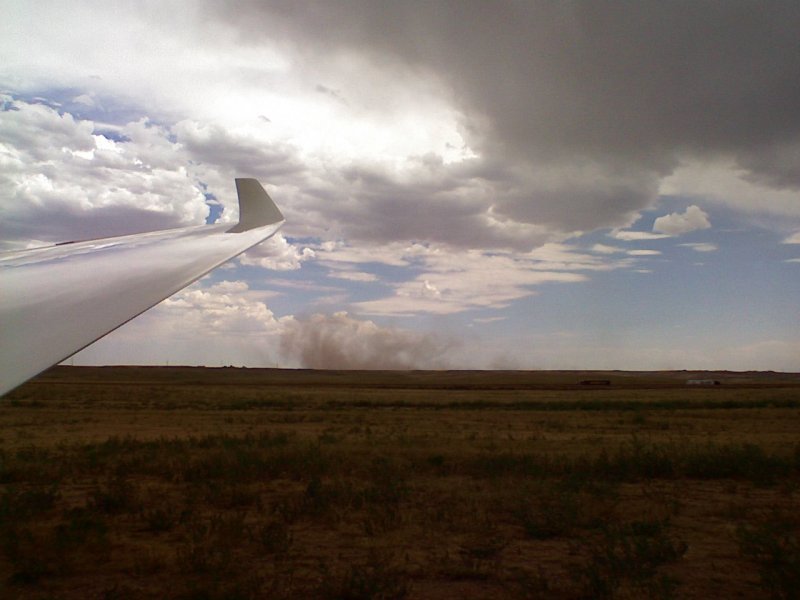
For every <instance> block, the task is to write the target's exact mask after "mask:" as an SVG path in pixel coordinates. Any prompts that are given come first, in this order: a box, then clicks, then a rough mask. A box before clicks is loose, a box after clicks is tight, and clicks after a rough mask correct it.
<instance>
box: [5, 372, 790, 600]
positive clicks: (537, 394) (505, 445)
mask: <svg viewBox="0 0 800 600" xmlns="http://www.w3.org/2000/svg"><path fill="white" fill-rule="evenodd" d="M691 377H692V375H691V374H686V373H657V374H638V375H633V374H623V373H613V374H610V375H609V374H602V378H611V379H612V385H611V386H609V387H608V388H604V389H595V388H592V389H587V388H586V387H582V386H579V385H577V382H578V381H580V380H581V379H588V378H599V376H598V374H585V373H459V372H447V373H435V372H412V373H347V372H312V371H300V372H287V371H274V370H251V369H180V368H173V369H146V368H130V367H129V368H104V369H78V368H64V367H61V368H57V369H55V370H52V371H50V372H48V373H46V374H45V375H43V376H41V377H40V378H38V379H37V380H35V381H33V382H30V383H28V384H26V385H25V386H23V387H21V388H19V389H17V390H15V391H14V392H12V393H11V394H9V395H7V396H6V397H5V398H3V399H2V400H0V580H2V583H0V596H2V597H9V598H14V597H18V598H31V597H33V598H37V597H38V598H149V597H169V598H295V597H303V596H311V597H322V598H452V597H457V596H460V597H462V598H486V597H493V598H496V597H497V598H503V597H505V598H519V597H532V598H536V597H548V598H549V597H556V598H559V597H561V598H581V597H614V598H639V597H663V598H668V597H688V598H705V597H723V596H724V597H748V598H750V597H764V598H767V597H787V598H788V597H795V596H792V594H793V593H794V594H796V591H794V590H796V589H797V584H798V581H797V578H798V575H797V569H798V568H799V565H800V549H798V531H799V530H800V519H798V518H797V516H796V506H797V500H798V489H797V486H798V482H800V433H798V432H800V385H799V383H800V382H799V381H798V378H796V377H791V376H772V377H771V378H770V377H768V376H765V375H761V374H716V375H714V376H713V377H714V378H717V379H722V380H723V382H724V383H723V385H722V386H720V387H719V388H687V387H686V386H685V385H683V382H684V381H685V379H688V378H691Z"/></svg>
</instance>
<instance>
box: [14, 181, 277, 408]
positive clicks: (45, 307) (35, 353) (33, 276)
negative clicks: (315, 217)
mask: <svg viewBox="0 0 800 600" xmlns="http://www.w3.org/2000/svg"><path fill="white" fill-rule="evenodd" d="M236 190H237V192H238V194H239V223H238V224H236V225H234V226H233V227H231V224H230V223H225V224H220V225H201V226H197V227H186V228H182V229H170V230H167V231H155V232H151V233H143V234H136V235H126V236H121V237H115V238H106V239H99V240H90V241H85V242H71V243H66V244H59V245H56V246H47V247H44V248H35V249H32V250H23V251H20V252H7V253H2V254H0V395H1V394H4V393H6V392H7V391H9V390H11V389H12V388H14V387H16V386H18V385H19V384H21V383H23V382H25V381H26V380H28V379H30V378H31V377H33V376H34V375H36V374H37V373H39V372H41V371H43V370H45V369H46V368H48V367H50V366H52V365H54V364H56V363H59V362H61V361H62V360H64V359H65V358H68V357H69V356H71V355H72V354H75V353H76V352H78V351H79V350H81V349H83V348H85V347H86V346H88V345H89V344H91V343H92V342H94V341H96V340H98V339H99V338H101V337H103V336H104V335H106V334H107V333H108V332H110V331H112V330H114V329H116V328H117V327H119V326H120V325H122V324H124V323H126V322H127V321H129V320H131V319H133V318H134V317H135V316H137V315H139V314H141V313H143V312H144V311H146V310H147V309H148V308H150V307H151V306H154V305H156V304H158V303H159V302H161V301H162V300H163V299H165V298H168V297H169V296H171V295H172V294H174V293H175V292H177V291H179V290H181V289H183V288H184V287H186V286H187V285H189V284H190V283H192V282H193V281H196V280H197V279H199V278H200V277H202V276H203V275H205V274H206V273H208V272H209V271H211V270H212V269H214V268H216V267H218V266H219V265H221V264H222V263H224V262H226V261H228V260H230V259H231V258H233V257H235V256H237V255H239V254H241V253H242V252H244V251H245V250H247V249H248V248H250V247H252V246H255V245H256V244H258V243H260V242H262V241H264V240H265V239H267V238H268V237H270V236H272V235H273V234H274V233H275V232H276V231H278V229H279V228H280V227H281V225H283V222H284V219H283V215H282V214H281V212H280V210H278V207H277V206H275V204H274V203H273V202H272V199H271V198H270V197H269V196H268V195H267V192H266V191H264V188H263V187H261V184H260V183H259V182H258V181H256V180H255V179H237V180H236Z"/></svg>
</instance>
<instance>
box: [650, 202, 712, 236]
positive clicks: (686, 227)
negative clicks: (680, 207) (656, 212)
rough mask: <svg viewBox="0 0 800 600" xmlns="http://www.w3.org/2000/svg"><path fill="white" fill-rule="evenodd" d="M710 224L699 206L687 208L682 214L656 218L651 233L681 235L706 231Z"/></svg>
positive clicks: (706, 215)
mask: <svg viewBox="0 0 800 600" xmlns="http://www.w3.org/2000/svg"><path fill="white" fill-rule="evenodd" d="M709 227H711V223H710V222H709V221H708V214H707V213H706V212H705V211H704V210H703V209H701V208H700V207H699V206H695V205H692V206H689V207H687V208H686V211H684V212H682V213H671V214H669V215H664V216H663V217H658V218H657V219H656V220H655V221H654V222H653V231H656V232H658V233H664V234H666V235H681V234H684V233H689V232H690V231H697V230H698V229H708V228H709Z"/></svg>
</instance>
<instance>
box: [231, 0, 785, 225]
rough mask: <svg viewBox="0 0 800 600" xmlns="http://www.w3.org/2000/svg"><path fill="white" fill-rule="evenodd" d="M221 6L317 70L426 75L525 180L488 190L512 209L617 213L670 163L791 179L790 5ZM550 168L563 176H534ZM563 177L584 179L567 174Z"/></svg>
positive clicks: (776, 181) (644, 194) (481, 141)
mask: <svg viewBox="0 0 800 600" xmlns="http://www.w3.org/2000/svg"><path fill="white" fill-rule="evenodd" d="M219 12H220V16H221V17H222V18H223V19H225V20H227V21H228V22H230V23H233V24H234V26H235V27H238V28H240V30H241V31H242V35H243V36H249V37H251V39H252V36H254V34H255V32H257V31H258V32H263V31H267V32H269V35H270V36H271V37H272V38H273V39H276V38H277V39H279V40H281V41H282V43H284V44H289V45H291V46H292V47H293V51H294V52H296V53H297V54H296V56H300V57H303V58H299V59H297V60H298V61H299V62H302V61H305V63H306V64H307V65H308V64H314V65H316V68H319V69H322V68H323V66H324V65H325V64H326V63H327V61H328V60H329V59H330V60H333V58H332V57H335V56H337V53H348V52H349V53H356V54H358V55H360V56H362V57H366V59H367V60H369V61H371V62H372V63H374V64H376V65H380V66H381V67H382V68H384V69H385V70H387V71H391V70H392V69H395V68H396V69H397V72H398V73H400V72H401V71H402V72H403V73H406V74H407V73H408V72H409V70H410V71H411V72H415V73H417V74H418V75H419V76H420V77H428V76H430V77H434V78H436V79H437V80H438V81H439V82H440V83H442V84H443V85H444V86H445V87H446V89H447V90H449V93H450V94H451V96H452V99H453V101H454V102H456V103H457V104H458V106H459V108H460V110H461V111H462V113H463V114H464V122H463V127H464V132H465V134H466V135H467V136H468V137H469V140H468V141H469V143H470V145H471V146H472V147H473V148H475V149H476V150H478V151H479V152H480V153H481V155H482V156H484V157H489V156H491V157H493V158H494V159H502V161H503V162H504V163H505V164H507V165H513V166H514V168H515V169H516V170H517V171H518V172H521V173H522V175H521V176H520V177H519V180H520V181H522V182H523V183H524V182H526V181H527V182H528V184H527V185H524V186H522V188H521V189H520V190H518V192H519V193H516V194H511V195H509V196H505V195H503V194H498V195H497V198H495V200H494V204H495V206H496V210H497V211H499V212H500V213H503V214H507V215H508V216H511V217H513V218H514V219H516V220H522V221H527V222H533V223H540V222H544V223H551V224H553V225H555V226H556V227H560V228H562V229H570V228H574V227H581V228H586V227H587V226H590V225H591V224H592V222H594V223H595V224H598V225H604V224H608V223H611V222H614V221H615V220H616V221H620V220H623V221H624V220H625V219H626V218H628V216H629V215H630V214H631V213H632V211H636V210H637V209H641V208H643V207H644V206H646V205H647V204H648V203H650V202H652V200H653V199H654V197H655V193H656V189H657V184H658V181H659V180H660V178H661V177H663V176H665V175H667V174H669V173H670V172H671V171H672V170H673V169H674V168H675V166H676V165H677V164H678V162H679V161H680V160H682V159H683V160H686V159H729V160H734V161H736V162H738V164H739V165H740V166H741V167H743V168H744V169H747V170H749V171H750V173H749V176H750V177H751V178H753V179H757V180H759V181H761V182H765V183H768V184H769V185H773V186H782V187H798V186H800V156H799V155H798V154H799V153H798V152H797V151H796V148H797V147H798V144H800V110H798V107H800V83H798V82H800V36H798V35H797V32H798V31H800V3H797V2H733V1H731V2H697V1H692V2H660V1H652V2H644V1H638V0H637V1H636V2H559V3H545V2H536V3H524V2H480V1H477V0H476V1H470V0H458V1H455V0H453V1H443V2H392V3H389V2H380V3H378V2H374V1H372V0H363V1H359V0H353V1H350V2H337V3H330V2H324V1H319V2H308V1H307V2H302V1H301V2H293V3H277V2H275V3H270V2H266V3H264V2H252V3H251V4H250V6H249V9H248V10H241V9H240V10H237V11H229V10H224V11H223V10H220V11H219ZM406 76H407V75H406ZM340 88H341V86H340V85H338V84H337V89H340ZM341 93H342V94H345V95H350V94H349V90H347V89H341ZM785 149H794V150H793V151H792V152H789V153H788V154H787V153H786V152H785ZM550 169H555V171H556V172H560V173H562V175H563V176H562V177H561V178H554V177H553V176H552V175H548V177H547V178H545V181H544V182H543V181H542V180H541V178H540V177H539V172H540V171H541V170H550ZM574 172H578V173H584V175H586V174H587V173H588V175H586V176H585V177H584V176H579V177H578V181H577V184H576V183H575V181H574V180H573V177H572V176H571V174H572V173H574ZM592 174H594V175H592ZM619 179H621V180H622V182H621V183H619V182H618V181H617V182H615V180H619ZM581 210H583V211H584V213H586V214H588V215H590V217H588V218H580V217H576V214H580V211H581Z"/></svg>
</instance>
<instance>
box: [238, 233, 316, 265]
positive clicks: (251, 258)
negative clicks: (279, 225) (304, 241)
mask: <svg viewBox="0 0 800 600" xmlns="http://www.w3.org/2000/svg"><path fill="white" fill-rule="evenodd" d="M314 256H315V254H314V251H313V250H312V249H311V248H307V247H305V248H302V249H301V248H299V247H298V246H296V245H294V244H290V243H289V242H288V241H287V240H286V238H285V237H283V235H281V234H280V233H278V234H275V235H274V236H272V237H271V238H269V239H268V240H267V241H266V242H262V243H261V244H259V245H258V246H256V247H255V248H253V249H251V250H248V251H247V252H245V253H244V254H242V255H241V256H240V257H239V262H240V263H241V264H243V265H249V266H252V265H255V266H259V267H263V268H265V269H270V270H272V271H295V270H297V269H299V268H300V266H301V265H302V263H303V262H304V261H306V260H309V259H311V258H314Z"/></svg>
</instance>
